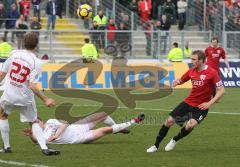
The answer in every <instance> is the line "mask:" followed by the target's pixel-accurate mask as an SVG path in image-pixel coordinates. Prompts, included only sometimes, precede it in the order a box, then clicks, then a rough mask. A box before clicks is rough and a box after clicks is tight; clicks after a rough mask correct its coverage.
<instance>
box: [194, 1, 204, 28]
mask: <svg viewBox="0 0 240 167" xmlns="http://www.w3.org/2000/svg"><path fill="white" fill-rule="evenodd" d="M194 6H197V7H198V10H195V22H196V24H198V27H199V30H200V31H202V29H203V18H204V17H203V13H204V12H203V10H204V7H203V0H196V1H195V2H194Z"/></svg>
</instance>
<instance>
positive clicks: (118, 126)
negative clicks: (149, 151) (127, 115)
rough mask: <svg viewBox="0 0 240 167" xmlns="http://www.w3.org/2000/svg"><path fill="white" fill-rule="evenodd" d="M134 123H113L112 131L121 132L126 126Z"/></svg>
mask: <svg viewBox="0 0 240 167" xmlns="http://www.w3.org/2000/svg"><path fill="white" fill-rule="evenodd" d="M131 125H132V122H131V121H129V122H125V123H121V124H115V125H112V129H113V130H112V133H117V132H120V131H122V130H124V129H126V128H128V127H129V126H131Z"/></svg>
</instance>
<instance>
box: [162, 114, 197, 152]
mask: <svg viewBox="0 0 240 167" xmlns="http://www.w3.org/2000/svg"><path fill="white" fill-rule="evenodd" d="M197 125H198V122H197V121H196V120H195V119H190V120H189V121H188V122H187V124H186V126H184V127H183V128H182V129H181V131H180V132H179V133H178V134H177V135H176V136H174V137H173V138H172V139H171V140H170V142H169V143H168V144H167V145H166V146H165V151H172V150H173V149H174V148H175V146H176V144H177V142H178V141H179V140H180V139H182V138H184V137H186V136H187V135H189V134H190V133H191V131H192V130H193V128H194V127H195V126H197Z"/></svg>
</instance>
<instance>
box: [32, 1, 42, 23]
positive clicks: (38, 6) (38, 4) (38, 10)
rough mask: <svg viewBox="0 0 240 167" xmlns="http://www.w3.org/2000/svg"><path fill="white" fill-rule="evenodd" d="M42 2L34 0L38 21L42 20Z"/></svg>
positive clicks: (35, 14) (34, 11)
mask: <svg viewBox="0 0 240 167" xmlns="http://www.w3.org/2000/svg"><path fill="white" fill-rule="evenodd" d="M40 4H41V0H32V5H33V15H34V16H35V17H37V18H38V22H40V21H41V13H40Z"/></svg>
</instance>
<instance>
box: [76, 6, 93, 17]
mask: <svg viewBox="0 0 240 167" xmlns="http://www.w3.org/2000/svg"><path fill="white" fill-rule="evenodd" d="M77 15H78V17H81V18H82V19H89V18H91V17H92V7H91V6H89V5H88V4H83V5H81V6H79V8H78V10H77Z"/></svg>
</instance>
